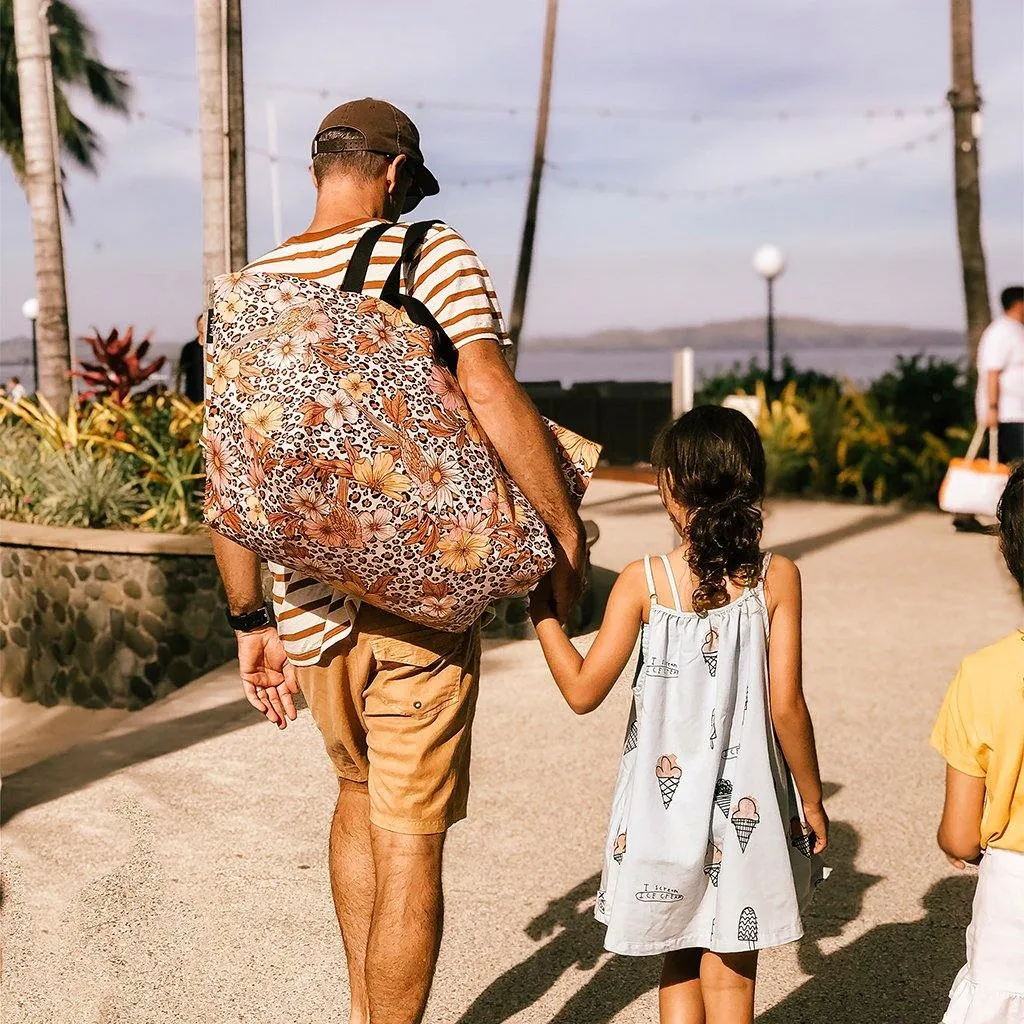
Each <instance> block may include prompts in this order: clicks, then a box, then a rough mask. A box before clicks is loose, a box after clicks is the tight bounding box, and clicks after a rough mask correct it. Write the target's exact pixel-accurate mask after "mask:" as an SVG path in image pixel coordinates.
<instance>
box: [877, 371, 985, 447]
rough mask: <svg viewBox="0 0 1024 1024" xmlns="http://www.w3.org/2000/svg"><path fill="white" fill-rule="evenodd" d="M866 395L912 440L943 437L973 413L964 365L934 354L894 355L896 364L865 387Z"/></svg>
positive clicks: (968, 421)
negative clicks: (903, 428) (928, 435)
mask: <svg viewBox="0 0 1024 1024" xmlns="http://www.w3.org/2000/svg"><path fill="white" fill-rule="evenodd" d="M867 396H868V398H869V399H870V400H871V402H872V403H873V404H874V407H875V408H876V409H877V410H878V412H879V414H880V415H881V416H883V417H885V418H886V419H890V420H894V421H896V422H899V423H902V424H903V426H904V427H905V428H906V430H907V437H908V438H913V439H915V440H917V439H922V438H923V437H924V435H925V434H933V435H935V436H936V437H942V436H943V435H944V434H945V432H946V431H947V430H949V429H950V427H960V426H966V425H967V424H968V423H970V422H971V420H972V418H973V416H974V403H973V396H972V395H971V392H970V390H969V388H968V387H967V380H966V376H965V374H964V370H963V367H962V366H961V364H960V363H954V362H949V361H948V360H945V359H936V358H935V357H934V356H929V357H928V358H927V359H925V357H924V356H923V355H914V356H909V357H907V356H897V357H896V365H895V367H894V368H893V369H892V370H890V371H889V372H888V373H886V374H883V375H882V376H881V377H879V378H878V380H876V381H875V382H874V383H873V384H872V385H871V386H870V387H869V388H868V390H867Z"/></svg>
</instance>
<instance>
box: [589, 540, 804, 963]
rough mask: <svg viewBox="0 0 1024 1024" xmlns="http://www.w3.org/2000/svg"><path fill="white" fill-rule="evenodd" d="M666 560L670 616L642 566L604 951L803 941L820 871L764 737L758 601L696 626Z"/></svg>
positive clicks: (762, 614)
mask: <svg viewBox="0 0 1024 1024" xmlns="http://www.w3.org/2000/svg"><path fill="white" fill-rule="evenodd" d="M662 558H663V559H664V564H665V570H666V573H667V575H668V579H669V583H670V585H671V590H672V597H673V602H674V607H668V606H666V605H662V604H660V603H659V602H658V596H657V588H656V586H655V582H654V575H653V573H652V571H651V560H650V557H648V558H646V559H645V560H644V568H645V569H646V572H647V583H648V589H649V591H650V594H651V613H650V622H649V623H647V624H646V625H645V626H644V627H643V631H642V634H641V648H640V663H639V665H638V667H637V674H636V680H635V682H634V684H633V709H632V712H631V714H630V720H629V724H628V727H627V731H626V741H625V744H624V748H623V755H622V765H621V767H620V769H619V776H618V781H617V782H616V787H615V797H614V800H613V804H612V818H611V824H610V827H609V830H608V839H607V842H606V846H605V862H604V873H603V875H602V879H601V891H600V892H599V893H598V898H597V908H596V914H597V917H598V920H600V921H602V922H604V923H605V924H606V925H607V926H608V933H607V937H606V939H605V946H606V947H607V948H608V949H609V950H611V951H612V952H615V953H625V954H634V955H649V954H655V953H665V952H668V951H669V950H673V949H686V948H692V947H702V948H705V949H712V950H715V951H716V952H720V953H731V952H738V951H741V950H749V949H762V948H765V947H768V946H779V945H783V944H784V943H787V942H792V941H793V940H794V939H798V938H800V936H801V935H802V934H803V926H802V925H801V922H800V911H801V908H802V907H803V905H804V904H805V903H806V901H807V899H808V898H809V897H810V894H811V891H812V889H813V887H814V884H815V883H816V882H817V881H818V880H819V879H820V878H821V866H820V864H819V863H818V858H817V857H813V856H812V855H811V849H812V847H813V845H814V840H813V836H812V834H811V832H810V829H809V828H808V826H807V824H806V822H805V821H804V818H803V809H802V805H801V802H800V799H799V797H798V795H797V792H796V787H795V785H794V783H793V780H792V777H791V775H790V772H789V769H788V768H787V767H786V763H785V761H784V759H783V756H782V751H781V750H780V749H779V746H778V742H777V741H776V738H775V732H774V730H773V728H772V724H771V714H770V709H769V696H768V644H767V640H768V609H767V605H766V603H765V595H764V587H763V584H759V585H758V586H757V587H755V588H751V589H749V590H746V591H744V593H743V595H742V596H741V597H739V598H738V599H737V600H736V601H734V602H732V603H731V604H728V605H725V606H724V607H722V608H717V609H713V610H712V611H710V612H708V613H707V614H706V615H703V616H701V615H698V614H697V613H695V612H687V611H683V610H682V607H681V604H680V600H679V592H678V588H677V587H676V584H675V579H674V577H673V575H672V571H671V567H670V565H669V562H668V559H667V558H665V556H662ZM769 558H770V556H768V557H766V559H765V566H764V568H765V573H767V569H768V559H769Z"/></svg>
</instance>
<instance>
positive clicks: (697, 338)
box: [522, 317, 966, 353]
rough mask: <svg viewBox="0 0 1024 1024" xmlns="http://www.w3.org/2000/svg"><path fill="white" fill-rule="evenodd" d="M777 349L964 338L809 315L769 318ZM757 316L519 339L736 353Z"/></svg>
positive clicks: (752, 333)
mask: <svg viewBox="0 0 1024 1024" xmlns="http://www.w3.org/2000/svg"><path fill="white" fill-rule="evenodd" d="M775 329H776V338H777V341H778V346H779V351H780V352H782V351H794V350H800V349H819V350H820V349H831V348H836V349H853V348H870V349H879V348H885V349H892V350H894V351H897V352H920V351H930V350H934V349H956V348H959V347H963V346H964V345H965V344H966V341H965V336H964V332H963V331H950V330H944V329H942V328H940V327H900V326H889V325H878V324H834V323H829V322H828V321H827V320H812V319H810V318H809V317H779V318H778V319H777V320H776V321H775ZM764 337H765V322H764V318H763V317H751V318H748V319H744V320H728V321H722V322H719V323H712V324H700V325H697V326H693V327H661V328H656V329H654V330H649V331H639V330H630V329H629V328H626V327H619V328H611V329H609V330H604V331H595V332H594V333H591V334H582V335H571V336H544V337H539V338H533V337H526V338H524V339H523V342H522V348H523V351H524V352H542V351H555V350H557V351H567V350H583V349H585V350H589V351H604V352H607V351H612V350H619V351H629V350H631V349H632V350H635V349H647V350H655V351H657V350H663V349H678V348H692V349H695V350H696V351H701V350H705V351H715V352H723V351H730V350H735V351H736V352H737V353H743V352H750V351H760V350H761V349H762V348H763V346H764Z"/></svg>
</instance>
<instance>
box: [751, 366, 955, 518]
mask: <svg viewBox="0 0 1024 1024" xmlns="http://www.w3.org/2000/svg"><path fill="white" fill-rule="evenodd" d="M755 392H756V393H757V394H758V395H759V396H760V397H761V398H762V401H765V398H766V395H765V391H764V388H763V386H761V385H756V386H755ZM763 409H764V411H763V413H762V416H761V420H760V423H759V430H760V432H761V436H762V439H763V440H764V444H765V453H766V456H767V460H768V480H769V490H770V493H773V494H804V495H809V496H820V497H838V498H853V499H855V500H858V501H866V502H884V501H893V500H897V499H901V500H905V501H911V502H921V503H934V502H935V500H936V498H937V496H938V490H939V485H940V484H941V483H942V478H943V476H944V474H945V472H946V468H947V466H948V465H949V460H950V459H951V458H954V457H955V456H959V455H962V454H963V452H964V449H965V447H966V444H967V440H968V436H969V431H968V428H969V425H970V423H971V417H972V403H971V396H970V392H969V390H968V389H967V387H966V382H965V380H964V377H963V375H962V373H961V372H960V369H959V367H958V366H957V364H955V363H948V362H943V361H941V360H935V359H929V360H928V361H927V362H926V361H924V360H923V359H922V358H920V357H911V358H909V359H904V358H900V359H898V360H897V363H896V366H895V367H894V369H893V370H892V371H890V372H889V373H887V374H886V375H885V376H884V377H882V378H880V380H878V381H876V382H875V384H873V385H872V386H871V387H870V388H869V389H868V390H867V391H866V392H861V391H858V390H856V389H855V388H853V387H852V386H850V385H847V386H846V387H844V388H842V389H838V388H831V387H823V388H821V387H819V388H817V389H814V388H812V389H811V390H810V391H809V393H801V392H800V391H799V388H798V387H797V385H796V384H795V383H794V382H791V383H790V384H789V385H787V386H786V388H785V389H784V390H783V392H782V393H781V395H780V396H779V397H778V398H776V399H775V400H773V401H770V402H766V403H765V405H764V407H763Z"/></svg>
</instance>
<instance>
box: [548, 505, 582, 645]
mask: <svg viewBox="0 0 1024 1024" xmlns="http://www.w3.org/2000/svg"><path fill="white" fill-rule="evenodd" d="M574 525H575V530H574V531H573V532H572V533H570V534H568V535H567V536H562V537H559V536H557V535H555V536H553V537H552V540H553V543H554V548H555V567H554V568H553V569H552V570H551V595H552V599H553V601H554V606H555V615H556V616H557V617H558V621H559V622H561V623H562V625H563V626H564V625H565V624H566V623H567V622H568V621H569V616H570V615H571V614H572V610H573V608H574V607H575V606H576V602H577V601H578V600H579V599H580V596H581V595H582V593H583V588H584V586H585V585H586V577H587V532H586V530H585V528H584V526H583V522H582V520H581V519H580V518H579V516H577V517H576V522H575V524H574Z"/></svg>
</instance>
